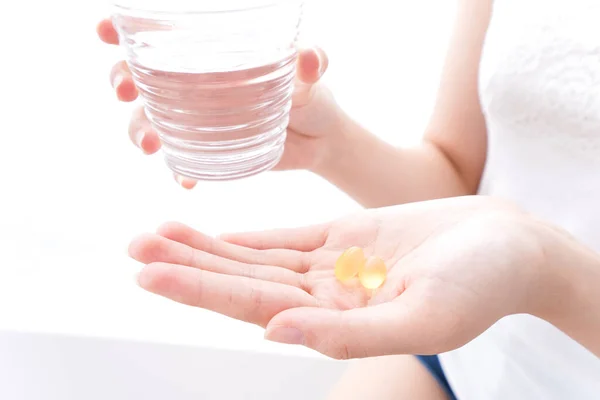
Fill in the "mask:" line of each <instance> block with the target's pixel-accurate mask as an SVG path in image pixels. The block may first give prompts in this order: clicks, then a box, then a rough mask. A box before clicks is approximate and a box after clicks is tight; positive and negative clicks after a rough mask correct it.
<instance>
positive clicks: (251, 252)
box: [157, 222, 310, 273]
mask: <svg viewBox="0 0 600 400" xmlns="http://www.w3.org/2000/svg"><path fill="white" fill-rule="evenodd" d="M157 233H158V234H159V235H161V236H164V237H166V238H168V239H171V240H174V241H176V242H179V243H183V244H186V245H188V246H190V247H192V248H194V249H198V250H201V251H204V252H207V253H212V254H214V255H216V256H219V257H224V258H228V259H231V260H236V261H239V262H242V263H246V264H259V265H276V266H278V267H283V268H287V269H289V270H292V271H295V272H298V273H305V272H307V271H308V269H309V267H310V265H309V260H308V256H307V254H306V253H303V252H300V251H296V250H283V249H268V250H256V249H252V248H249V247H243V246H238V245H235V244H232V243H228V242H225V241H222V240H217V239H214V238H212V237H210V236H207V235H204V234H202V233H200V232H198V231H197V230H195V229H192V228H190V227H188V226H186V225H183V224H180V223H177V222H170V223H167V224H164V225H163V226H161V227H160V228H158V231H157Z"/></svg>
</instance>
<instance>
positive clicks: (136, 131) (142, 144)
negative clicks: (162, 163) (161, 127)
mask: <svg viewBox="0 0 600 400" xmlns="http://www.w3.org/2000/svg"><path fill="white" fill-rule="evenodd" d="M129 138H130V139H131V141H132V142H133V144H134V145H136V146H137V147H139V148H140V149H142V151H143V152H144V153H146V154H154V153H156V152H157V151H158V150H160V147H161V143H160V139H159V137H158V135H157V134H156V132H154V130H153V129H152V126H151V125H150V121H148V118H147V117H146V113H145V112H144V108H143V106H140V107H138V108H136V109H135V111H134V112H133V115H132V116H131V121H130V122H129Z"/></svg>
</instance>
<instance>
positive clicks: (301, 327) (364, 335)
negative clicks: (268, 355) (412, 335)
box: [265, 303, 406, 360]
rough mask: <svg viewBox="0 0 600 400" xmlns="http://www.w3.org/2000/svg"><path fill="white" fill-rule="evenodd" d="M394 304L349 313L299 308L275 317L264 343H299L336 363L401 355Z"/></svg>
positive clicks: (398, 312)
mask: <svg viewBox="0 0 600 400" xmlns="http://www.w3.org/2000/svg"><path fill="white" fill-rule="evenodd" d="M398 308H399V307H398V305H397V304H395V303H385V304H381V305H378V306H374V307H367V308H357V309H353V310H348V311H339V310H329V309H322V308H298V309H293V310H287V311H284V312H282V313H281V314H279V315H277V316H275V317H274V318H273V320H272V321H271V322H269V324H268V326H267V331H266V334H265V338H266V339H267V340H271V341H275V342H280V343H288V344H301V345H304V346H307V347H309V348H312V349H313V350H316V351H318V352H320V353H322V354H325V355H327V356H329V357H332V358H335V359H338V360H348V359H354V358H365V357H377V356H382V355H390V354H403V352H401V351H399V350H406V348H405V347H404V346H402V345H401V344H400V345H399V343H398V342H401V341H402V339H403V336H404V335H403V331H402V330H401V329H405V326H404V324H403V323H401V321H403V313H402V310H401V309H400V310H399V309H398Z"/></svg>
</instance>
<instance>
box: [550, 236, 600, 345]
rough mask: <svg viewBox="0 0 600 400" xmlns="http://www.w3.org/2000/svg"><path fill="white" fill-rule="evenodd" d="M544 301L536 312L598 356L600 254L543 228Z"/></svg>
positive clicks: (599, 343)
mask: <svg viewBox="0 0 600 400" xmlns="http://www.w3.org/2000/svg"><path fill="white" fill-rule="evenodd" d="M543 236H544V243H545V246H544V260H545V265H544V266H543V268H544V270H545V271H546V273H545V274H544V275H543V276H544V282H545V284H544V286H545V287H544V293H545V294H544V303H543V307H541V308H540V310H539V312H538V316H540V317H541V318H543V319H545V320H547V321H548V322H550V323H552V324H553V325H554V326H556V327H557V328H559V329H561V330H562V331H563V332H564V333H566V334H567V335H569V336H571V337H572V338H573V339H574V340H576V341H578V342H579V343H580V344H581V345H583V346H584V347H586V348H587V349H588V350H590V351H591V352H592V353H594V354H595V355H596V356H598V357H600V255H598V254H597V253H595V252H593V251H591V250H589V249H588V248H586V247H585V246H583V245H581V244H579V243H577V242H576V241H575V240H573V239H572V238H570V237H568V236H567V235H564V234H561V233H559V232H556V231H553V230H552V231H549V230H546V231H545V232H544V233H543Z"/></svg>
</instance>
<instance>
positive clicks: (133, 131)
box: [97, 19, 345, 189]
mask: <svg viewBox="0 0 600 400" xmlns="http://www.w3.org/2000/svg"><path fill="white" fill-rule="evenodd" d="M97 31H98V36H99V37H100V39H101V40H102V41H104V42H105V43H108V44H113V45H117V44H118V43H119V37H118V35H117V32H116V31H115V28H114V27H113V24H112V22H111V21H110V20H109V19H106V20H103V21H102V22H100V24H99V25H98V27H97ZM328 64H329V60H328V58H327V55H326V54H325V52H324V51H322V50H321V49H318V48H314V49H304V50H301V51H300V54H299V57H298V65H297V66H298V69H297V76H296V86H295V92H294V95H293V107H292V111H291V114H290V124H289V128H288V137H287V141H286V144H285V152H284V155H283V158H282V160H281V162H280V163H279V165H278V166H277V168H276V169H279V170H287V169H311V170H314V169H316V168H318V166H319V164H320V163H321V162H322V161H323V159H324V158H325V157H326V155H327V152H329V151H330V149H331V148H332V144H333V143H334V142H335V141H336V140H337V139H336V138H335V136H336V135H337V134H339V133H340V131H341V129H342V127H341V120H342V118H345V116H344V114H343V113H342V111H341V110H340V108H339V107H338V105H337V104H336V102H335V101H334V99H333V96H332V95H331V93H330V92H329V90H327V89H326V88H325V86H323V85H322V84H321V83H319V80H320V79H321V77H322V76H323V74H324V73H325V71H326V70H327V66H328ZM110 81H111V83H112V86H113V88H114V89H115V91H116V93H117V98H118V99H119V100H120V101H124V102H131V101H134V100H136V99H137V97H138V91H137V89H136V87H135V83H134V82H133V79H132V76H131V71H130V70H129V68H128V66H127V63H126V62H125V61H121V62H119V63H117V64H116V65H115V66H114V67H113V69H112V70H111V73H110ZM129 136H130V138H131V140H132V142H133V143H134V144H135V145H136V146H138V147H139V148H140V149H142V151H144V153H146V154H153V153H156V152H157V151H158V150H159V149H160V147H161V143H160V140H159V138H158V135H157V134H156V132H155V131H154V130H153V128H152V126H151V125H150V122H149V121H148V119H147V118H146V115H145V113H144V110H143V108H142V107H139V108H137V109H136V110H135V111H134V113H133V116H132V119H131V122H130V125H129ZM176 178H177V180H178V181H179V182H180V183H181V184H182V185H183V186H184V187H185V188H188V189H191V188H192V187H194V186H195V182H194V181H192V180H189V179H187V178H185V179H183V178H181V177H176Z"/></svg>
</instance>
